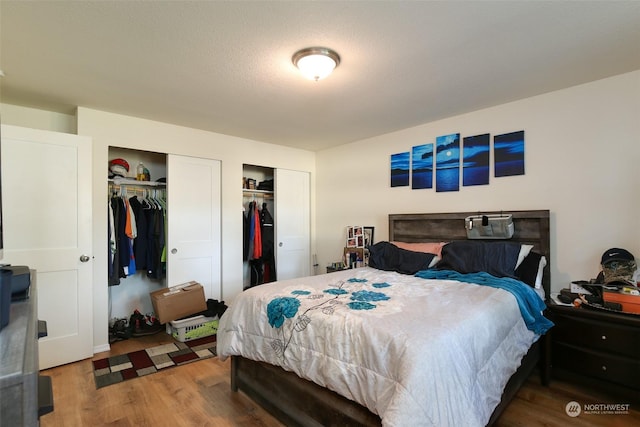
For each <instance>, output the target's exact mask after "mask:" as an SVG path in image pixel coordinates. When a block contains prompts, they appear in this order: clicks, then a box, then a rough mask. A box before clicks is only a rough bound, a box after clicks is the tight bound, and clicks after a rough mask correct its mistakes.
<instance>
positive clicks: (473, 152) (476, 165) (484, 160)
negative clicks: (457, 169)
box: [462, 133, 490, 186]
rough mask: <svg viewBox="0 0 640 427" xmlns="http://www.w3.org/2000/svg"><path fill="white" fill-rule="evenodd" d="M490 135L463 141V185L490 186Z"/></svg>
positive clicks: (470, 137) (471, 137) (469, 137)
mask: <svg viewBox="0 0 640 427" xmlns="http://www.w3.org/2000/svg"><path fill="white" fill-rule="evenodd" d="M489 139H490V137H489V134H488V133H485V134H484V135H476V136H467V137H465V138H463V139H462V185H465V186H468V185H487V184H489V154H490V150H489Z"/></svg>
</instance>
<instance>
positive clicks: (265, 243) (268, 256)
mask: <svg viewBox="0 0 640 427" xmlns="http://www.w3.org/2000/svg"><path fill="white" fill-rule="evenodd" d="M260 228H261V235H262V261H263V263H264V268H263V280H264V283H268V282H274V281H275V280H276V257H275V251H274V247H275V246H274V245H275V235H274V223H273V217H272V216H271V213H269V210H268V209H267V204H266V203H262V209H261V210H260Z"/></svg>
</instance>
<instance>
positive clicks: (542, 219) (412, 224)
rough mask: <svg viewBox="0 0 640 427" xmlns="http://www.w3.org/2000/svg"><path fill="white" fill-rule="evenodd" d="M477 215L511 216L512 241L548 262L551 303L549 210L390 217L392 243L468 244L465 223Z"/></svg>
mask: <svg viewBox="0 0 640 427" xmlns="http://www.w3.org/2000/svg"><path fill="white" fill-rule="evenodd" d="M478 214H480V215H485V214H487V215H488V214H511V215H512V217H513V224H514V229H515V231H514V234H513V237H512V238H511V239H509V241H510V242H519V243H523V244H528V245H533V250H534V251H536V252H538V253H540V254H542V255H544V256H545V258H546V259H547V267H546V268H545V269H544V276H543V279H542V286H543V288H544V292H545V295H546V297H547V299H549V297H550V292H551V290H550V289H551V276H550V273H549V271H550V263H551V256H550V255H551V253H550V227H549V211H548V210H532V211H499V212H494V211H491V212H486V211H482V212H478V211H476V212H454V213H423V214H390V215H389V241H397V242H451V241H453V240H467V232H466V230H465V223H464V219H465V218H466V217H468V216H470V215H478Z"/></svg>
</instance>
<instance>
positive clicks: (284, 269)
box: [275, 169, 311, 280]
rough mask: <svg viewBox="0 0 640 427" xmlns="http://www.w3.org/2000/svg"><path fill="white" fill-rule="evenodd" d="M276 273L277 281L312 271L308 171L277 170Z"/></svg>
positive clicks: (301, 275)
mask: <svg viewBox="0 0 640 427" xmlns="http://www.w3.org/2000/svg"><path fill="white" fill-rule="evenodd" d="M275 192H276V194H275V196H276V209H275V211H276V214H275V222H276V272H277V277H278V280H285V279H293V278H296V277H303V276H309V275H310V274H311V255H310V254H311V237H310V233H311V231H310V230H311V228H310V211H311V208H310V196H309V194H310V179H309V173H308V172H300V171H293V170H287V169H276V171H275Z"/></svg>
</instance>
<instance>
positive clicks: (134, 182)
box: [109, 178, 167, 187]
mask: <svg viewBox="0 0 640 427" xmlns="http://www.w3.org/2000/svg"><path fill="white" fill-rule="evenodd" d="M109 182H113V183H114V184H115V185H140V186H146V187H166V186H167V183H166V182H155V181H138V180H136V179H131V178H109Z"/></svg>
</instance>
